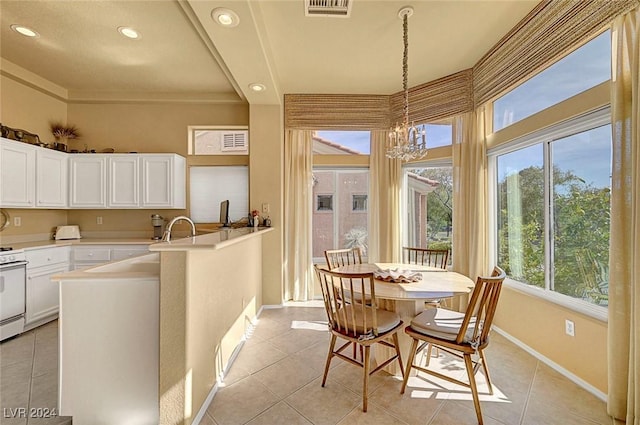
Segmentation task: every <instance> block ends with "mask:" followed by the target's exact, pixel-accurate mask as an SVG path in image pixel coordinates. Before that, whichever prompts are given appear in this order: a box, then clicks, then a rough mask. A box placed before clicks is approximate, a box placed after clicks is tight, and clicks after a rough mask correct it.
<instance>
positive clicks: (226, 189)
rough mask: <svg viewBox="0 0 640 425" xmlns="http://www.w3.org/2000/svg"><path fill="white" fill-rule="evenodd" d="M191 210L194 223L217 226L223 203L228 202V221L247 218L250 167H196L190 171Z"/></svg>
mask: <svg viewBox="0 0 640 425" xmlns="http://www.w3.org/2000/svg"><path fill="white" fill-rule="evenodd" d="M189 182H190V183H189V188H190V192H189V202H190V205H189V209H190V214H191V219H192V220H193V221H194V222H195V223H217V222H218V220H219V219H220V202H222V201H224V200H226V199H228V200H229V219H230V220H231V221H232V222H234V221H238V220H240V219H242V218H245V217H247V214H248V211H249V168H248V167H246V166H197V167H191V168H189Z"/></svg>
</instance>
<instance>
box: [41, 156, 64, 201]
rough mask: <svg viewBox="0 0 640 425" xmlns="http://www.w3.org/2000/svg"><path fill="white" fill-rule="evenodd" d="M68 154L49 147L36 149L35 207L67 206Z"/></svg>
mask: <svg viewBox="0 0 640 425" xmlns="http://www.w3.org/2000/svg"><path fill="white" fill-rule="evenodd" d="M67 158H68V155H67V154H66V153H64V152H58V151H54V150H51V149H43V148H38V149H36V207H38V208H66V207H67V204H68V203H67V186H68V179H67V171H68V168H69V166H68V161H67Z"/></svg>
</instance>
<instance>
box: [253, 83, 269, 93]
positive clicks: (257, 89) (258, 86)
mask: <svg viewBox="0 0 640 425" xmlns="http://www.w3.org/2000/svg"><path fill="white" fill-rule="evenodd" d="M249 88H250V89H251V90H253V91H255V92H261V91H265V90H266V89H267V88H266V87H265V86H264V84H260V83H251V84H249Z"/></svg>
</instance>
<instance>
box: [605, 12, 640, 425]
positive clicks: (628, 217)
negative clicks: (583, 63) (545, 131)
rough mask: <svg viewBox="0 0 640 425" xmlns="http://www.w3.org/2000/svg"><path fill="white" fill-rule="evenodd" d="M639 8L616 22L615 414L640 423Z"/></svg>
mask: <svg viewBox="0 0 640 425" xmlns="http://www.w3.org/2000/svg"><path fill="white" fill-rule="evenodd" d="M639 38H640V7H638V8H636V9H635V10H633V11H631V12H629V13H628V14H626V15H623V16H619V17H618V18H616V19H615V20H614V22H613V24H612V42H613V46H612V47H613V48H612V84H611V111H612V112H611V114H612V123H611V124H612V125H611V128H612V133H613V134H612V140H613V161H612V185H611V186H612V187H611V236H610V250H609V251H610V256H609V323H608V326H609V328H608V367H609V382H608V384H609V394H608V395H609V397H608V405H607V409H608V412H609V414H610V415H611V416H613V417H615V418H616V419H619V420H623V421H626V424H627V425H640V381H639V380H640V94H639V92H640V88H639V86H640V39H639Z"/></svg>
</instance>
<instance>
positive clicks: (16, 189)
mask: <svg viewBox="0 0 640 425" xmlns="http://www.w3.org/2000/svg"><path fill="white" fill-rule="evenodd" d="M35 178H36V147H35V146H33V145H28V144H26V143H21V142H16V141H12V140H9V139H5V138H2V139H1V140H0V207H3V208H31V207H34V206H35V205H36V204H35V187H36V185H35Z"/></svg>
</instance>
